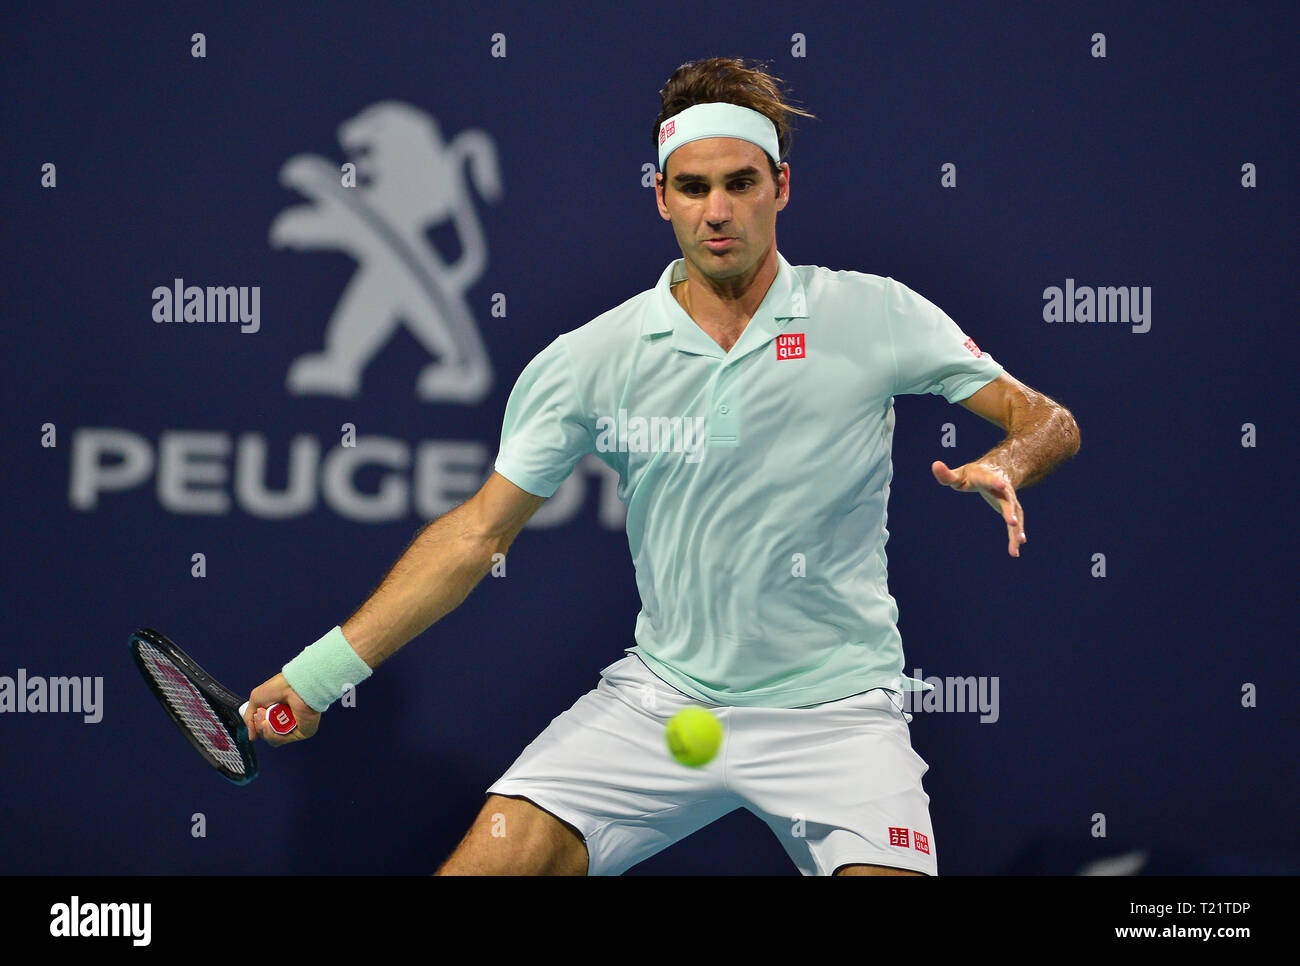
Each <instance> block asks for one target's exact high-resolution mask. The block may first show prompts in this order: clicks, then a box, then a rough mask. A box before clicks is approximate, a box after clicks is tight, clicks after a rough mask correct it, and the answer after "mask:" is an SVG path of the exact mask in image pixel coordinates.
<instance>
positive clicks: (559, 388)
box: [495, 336, 596, 497]
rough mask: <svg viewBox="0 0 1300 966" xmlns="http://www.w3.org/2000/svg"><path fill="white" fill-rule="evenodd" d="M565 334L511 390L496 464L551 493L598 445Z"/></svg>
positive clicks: (531, 487) (539, 492) (534, 489)
mask: <svg viewBox="0 0 1300 966" xmlns="http://www.w3.org/2000/svg"><path fill="white" fill-rule="evenodd" d="M563 339H564V337H563V336H561V337H560V338H558V339H556V340H555V341H554V342H552V343H551V344H550V345H548V346H547V347H546V348H545V349H543V350H542V351H541V352H539V353H538V354H537V355H536V356H534V357H533V360H532V361H531V362H530V363H528V365H527V366H525V367H524V371H523V372H521V373H520V374H519V379H518V380H516V382H515V387H514V388H513V389H512V390H511V391H510V399H509V400H508V401H507V402H506V414H505V418H504V420H503V421H502V425H501V448H500V450H499V451H498V453H497V458H496V463H495V468H496V471H497V472H498V473H500V474H501V475H502V476H504V477H505V478H506V479H508V480H509V481H510V482H511V483H513V484H515V486H517V487H519V488H520V489H522V490H527V491H528V492H529V493H532V494H534V495H535V496H545V497H549V496H551V495H553V494H554V493H555V491H556V490H558V489H559V488H560V484H561V483H563V482H564V481H565V479H566V478H567V477H568V475H569V474H570V473H572V472H573V468H574V467H575V466H576V465H577V464H578V461H579V460H580V459H582V457H583V456H585V455H586V454H588V453H591V452H594V451H595V448H596V447H595V436H594V434H593V433H592V430H591V427H590V425H589V422H588V420H587V419H586V417H585V416H584V414H583V412H582V410H581V407H580V404H579V402H578V394H577V388H576V386H575V384H574V379H573V371H572V364H571V360H570V358H569V352H568V350H567V349H566V348H565V346H564V342H563Z"/></svg>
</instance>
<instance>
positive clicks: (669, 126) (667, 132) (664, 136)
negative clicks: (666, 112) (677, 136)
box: [659, 119, 677, 144]
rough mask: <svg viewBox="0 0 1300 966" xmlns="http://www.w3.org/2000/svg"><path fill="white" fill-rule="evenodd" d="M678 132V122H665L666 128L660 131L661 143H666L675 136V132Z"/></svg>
mask: <svg viewBox="0 0 1300 966" xmlns="http://www.w3.org/2000/svg"><path fill="white" fill-rule="evenodd" d="M676 130H677V121H676V120H675V119H674V120H671V121H667V122H665V123H664V126H663V127H661V128H660V129H659V143H660V144H663V143H664V142H665V141H667V140H668V139H669V138H670V137H672V136H673V132H674V131H676Z"/></svg>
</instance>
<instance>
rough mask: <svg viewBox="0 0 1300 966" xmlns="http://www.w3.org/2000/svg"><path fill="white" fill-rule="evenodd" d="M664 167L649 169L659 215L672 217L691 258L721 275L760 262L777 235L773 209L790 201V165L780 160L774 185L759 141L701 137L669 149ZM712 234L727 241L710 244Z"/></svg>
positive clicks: (740, 271)
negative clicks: (778, 177) (661, 170)
mask: <svg viewBox="0 0 1300 966" xmlns="http://www.w3.org/2000/svg"><path fill="white" fill-rule="evenodd" d="M666 169H667V170H666V171H665V172H664V174H658V175H656V176H655V181H656V189H655V195H656V199H657V201H658V203H659V214H660V216H661V217H663V219H664V220H665V221H671V222H672V224H673V233H674V234H675V235H676V236H677V243H678V244H679V245H681V248H682V254H683V255H684V256H685V257H686V258H687V260H688V261H690V262H691V264H693V265H694V266H695V267H696V268H697V269H699V270H700V271H701V272H703V273H704V274H705V275H707V276H709V277H710V278H714V279H724V278H732V277H735V276H740V275H745V274H746V273H747V272H749V271H751V270H752V269H753V268H754V266H756V265H757V264H758V263H759V262H760V261H762V259H763V258H764V256H765V255H766V254H767V252H768V250H769V249H770V248H771V246H772V242H773V241H774V240H775V238H776V213H777V212H778V211H780V210H781V209H782V208H784V207H785V206H786V203H787V202H788V201H789V200H790V186H789V180H790V171H789V166H788V165H782V172H781V181H780V185H779V186H778V185H777V184H774V183H773V181H772V171H771V165H770V164H769V163H768V157H767V155H766V154H764V153H763V149H762V148H760V147H759V146H758V145H757V144H752V143H751V142H749V141H742V140H741V139H740V138H702V139H700V140H699V141H691V142H689V143H687V144H683V145H682V146H681V147H680V148H678V149H677V150H676V151H674V152H673V153H672V154H671V155H669V157H668V163H667V165H666ZM665 174H666V175H667V181H665V180H664V176H665ZM715 238H725V239H727V241H724V242H719V243H716V244H710V239H715Z"/></svg>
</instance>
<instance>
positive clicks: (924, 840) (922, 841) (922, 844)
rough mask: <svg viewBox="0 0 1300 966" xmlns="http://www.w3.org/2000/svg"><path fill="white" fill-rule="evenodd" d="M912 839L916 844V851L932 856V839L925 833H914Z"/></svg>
mask: <svg viewBox="0 0 1300 966" xmlns="http://www.w3.org/2000/svg"><path fill="white" fill-rule="evenodd" d="M912 839H913V841H915V842H916V851H918V852H924V853H925V854H926V855H929V854H930V837H929V836H928V835H926V834H925V833H924V832H913V833H912Z"/></svg>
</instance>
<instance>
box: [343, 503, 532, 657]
mask: <svg viewBox="0 0 1300 966" xmlns="http://www.w3.org/2000/svg"><path fill="white" fill-rule="evenodd" d="M505 549H506V548H505V546H504V545H502V544H501V543H500V542H499V541H498V540H494V539H491V538H489V537H486V536H484V535H483V534H482V533H481V532H480V531H479V530H478V529H477V527H476V526H475V516H474V512H473V506H472V504H471V503H466V504H463V505H461V506H459V507H457V508H456V509H454V510H452V511H451V512H450V513H447V514H446V515H444V516H442V517H439V518H438V519H437V520H435V521H434V522H433V523H431V524H429V526H427V527H426V528H425V529H424V530H423V531H421V533H420V535H419V536H418V537H416V538H415V540H414V541H412V543H411V545H410V546H409V547H407V548H406V552H405V553H403V554H402V556H401V557H399V558H398V560H397V563H395V564H393V567H392V569H391V570H389V572H388V575H387V576H385V577H384V579H383V582H382V583H381V584H380V585H379V587H378V589H376V590H375V592H374V593H373V594H371V595H370V597H369V599H368V600H367V601H366V602H365V603H364V604H362V605H361V607H360V608H358V609H357V612H356V613H355V614H353V615H352V617H350V618H349V619H348V622H347V623H346V624H344V625H343V636H344V637H346V638H347V639H348V643H349V644H351V645H352V649H353V650H354V651H356V652H357V654H358V655H359V656H360V657H361V659H362V660H363V661H365V662H366V663H367V664H369V665H370V666H371V667H372V668H373V667H377V666H378V665H379V664H380V663H381V662H382V661H383V660H384V659H385V658H387V657H389V656H390V655H391V654H393V653H394V652H395V651H397V650H398V648H400V647H402V646H403V645H404V644H406V643H407V642H408V641H409V640H411V639H412V638H413V637H416V636H417V635H419V634H421V633H423V632H424V631H425V630H427V629H428V628H429V626H430V625H431V624H433V623H434V622H436V621H438V620H441V619H442V618H443V617H444V616H446V615H447V614H448V613H450V612H451V611H452V610H454V609H455V608H456V607H458V606H459V605H460V604H461V602H462V601H464V599H465V598H466V597H468V596H469V592H470V591H471V590H473V589H474V586H475V585H476V584H477V583H478V582H479V581H480V580H482V579H483V577H485V576H486V575H487V573H488V571H490V570H491V569H492V555H493V554H494V553H497V552H498V551H501V552H504V551H505Z"/></svg>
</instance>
